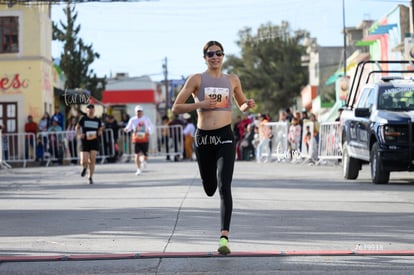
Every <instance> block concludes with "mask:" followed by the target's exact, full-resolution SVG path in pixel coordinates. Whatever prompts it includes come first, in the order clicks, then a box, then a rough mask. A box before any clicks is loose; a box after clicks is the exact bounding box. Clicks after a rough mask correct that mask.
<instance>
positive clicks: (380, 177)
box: [370, 142, 390, 184]
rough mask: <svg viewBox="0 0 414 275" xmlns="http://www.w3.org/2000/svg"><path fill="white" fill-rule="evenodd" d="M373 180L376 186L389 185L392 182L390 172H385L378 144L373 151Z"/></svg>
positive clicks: (376, 143) (373, 147) (371, 162)
mask: <svg viewBox="0 0 414 275" xmlns="http://www.w3.org/2000/svg"><path fill="white" fill-rule="evenodd" d="M370 166H371V179H372V182H373V183H375V184H387V183H388V182H389V180H390V171H386V170H384V168H383V166H382V161H381V158H380V155H379V152H378V142H375V143H374V144H373V145H372V149H371V159H370Z"/></svg>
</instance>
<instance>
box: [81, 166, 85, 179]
mask: <svg viewBox="0 0 414 275" xmlns="http://www.w3.org/2000/svg"><path fill="white" fill-rule="evenodd" d="M85 175H86V167H85V168H83V169H82V172H81V177H84V176H85Z"/></svg>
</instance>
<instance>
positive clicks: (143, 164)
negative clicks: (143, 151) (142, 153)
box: [141, 160, 147, 169]
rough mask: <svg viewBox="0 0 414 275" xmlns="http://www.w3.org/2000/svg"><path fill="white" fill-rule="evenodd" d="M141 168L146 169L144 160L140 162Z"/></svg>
mask: <svg viewBox="0 0 414 275" xmlns="http://www.w3.org/2000/svg"><path fill="white" fill-rule="evenodd" d="M141 168H142V169H146V168H147V161H146V160H143V161H142V162H141Z"/></svg>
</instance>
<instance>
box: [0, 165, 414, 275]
mask: <svg viewBox="0 0 414 275" xmlns="http://www.w3.org/2000/svg"><path fill="white" fill-rule="evenodd" d="M134 172H135V169H134V164H133V163H122V164H121V163H117V164H104V165H97V168H96V173H95V176H94V182H95V184H93V185H89V184H87V179H86V177H85V178H82V177H80V175H79V174H80V167H79V166H57V167H46V168H45V167H41V168H25V169H9V170H4V169H3V170H0V208H1V211H0V213H1V220H2V222H1V229H0V234H1V235H0V274H58V273H59V274H181V273H186V274H192V273H196V274H253V273H254V274H273V273H274V272H275V271H277V270H279V271H286V272H288V271H289V272H290V273H289V274H301V273H302V272H305V271H307V274H309V271H313V270H315V274H316V273H318V274H321V271H324V270H326V271H328V270H330V268H335V269H333V270H336V271H338V272H339V273H337V274H353V272H354V271H355V273H354V274H358V273H360V272H361V270H364V273H365V274H378V273H379V274H381V272H383V271H382V270H385V271H387V272H386V273H383V274H392V272H394V271H398V274H404V272H405V271H409V270H413V269H414V264H413V263H412V256H414V250H413V248H414V246H413V243H414V236H413V235H412V234H408V235H406V236H405V235H403V234H400V236H399V238H398V239H397V238H395V236H394V237H392V241H389V240H388V239H387V236H384V234H386V233H384V232H378V231H375V230H372V229H369V228H367V227H366V226H365V224H361V225H360V227H358V223H361V222H362V221H364V220H365V222H366V219H365V218H364V217H361V216H358V215H360V211H361V209H362V208H361V205H362V206H363V207H364V210H365V211H375V209H376V207H377V208H378V206H375V205H367V204H366V203H365V202H366V201H369V200H372V201H376V200H378V199H379V198H378V196H380V195H381V194H382V193H384V192H382V193H381V191H382V190H381V189H379V190H378V191H379V193H375V194H374V193H372V190H371V189H372V185H370V184H364V185H358V184H352V183H350V182H346V181H344V180H343V179H342V177H341V167H339V166H325V167H321V166H309V165H297V164H287V163H264V164H257V163H255V162H236V166H235V173H234V180H233V199H234V211H233V219H232V225H231V234H230V244H231V249H232V251H233V252H232V254H231V255H230V256H220V255H217V253H216V249H217V245H218V237H219V223H220V221H219V197H218V192H217V193H216V194H215V196H214V197H212V198H209V197H207V196H206V195H205V194H204V191H203V188H202V186H201V182H200V179H199V174H198V167H197V165H196V162H166V161H165V160H164V159H162V158H153V159H151V160H150V162H149V165H148V169H147V170H146V171H145V172H144V173H142V174H141V175H139V176H135V173H134ZM361 172H362V171H361ZM365 178H366V181H367V182H368V181H369V177H368V175H366V176H365ZM361 180H362V181H363V180H364V175H362V176H361ZM375 188H377V189H378V188H384V187H375ZM400 188H402V187H400V186H397V187H396V189H400ZM404 188H406V189H409V191H410V192H411V194H412V189H413V188H412V186H408V187H407V186H405V187H404ZM387 189H388V191H389V188H387ZM407 191H408V190H407ZM372 196H374V197H372ZM410 196H411V195H410V193H407V199H409V197H410ZM386 199H390V200H391V199H392V198H388V197H385V198H381V199H380V200H386ZM338 202H340V203H338ZM398 207H399V208H398V213H407V214H406V215H412V206H411V205H410V204H407V205H406V204H403V203H402V204H401V205H398ZM344 209H346V210H347V211H348V213H349V214H347V213H345V214H343V213H344V212H343V211H344ZM381 215H384V214H380V215H378V217H373V218H372V219H371V221H370V224H371V225H372V226H373V227H375V226H377V225H379V224H381V225H382V226H384V227H387V226H388V227H390V226H391V224H392V222H393V220H390V221H386V220H385V221H383V220H384V217H383V216H381ZM355 219H357V220H355ZM387 219H390V217H388V216H387ZM411 220H412V219H411ZM365 222H364V223H365ZM413 225H414V222H413V221H407V224H406V225H404V226H405V227H407V228H412V226H413ZM405 227H404V228H405ZM388 237H389V236H388ZM389 238H391V237H389ZM379 240H381V241H379ZM390 240H391V239H390ZM361 241H362V242H363V243H362V244H361V243H360V242H361ZM364 242H365V243H364ZM358 245H360V246H358ZM361 245H362V246H361ZM373 246H377V247H373ZM378 257H382V258H383V259H384V258H387V263H382V264H377V265H376V266H375V267H373V266H372V262H378V261H380V260H379V258H378ZM380 262H381V261H380ZM401 262H403V263H404V264H403V265H401ZM384 265H385V267H384ZM397 267H398V269H396V268H397ZM365 268H366V269H365ZM381 268H382V269H381ZM384 268H385V269H384ZM295 272H296V273H295ZM341 272H343V273H341ZM367 272H368V273H367ZM370 272H372V273H370ZM390 272H391V273H390ZM322 273H323V272H322ZM395 274H397V273H395ZM406 274H408V273H406Z"/></svg>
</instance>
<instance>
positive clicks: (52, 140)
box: [0, 125, 184, 167]
mask: <svg viewBox="0 0 414 275" xmlns="http://www.w3.org/2000/svg"><path fill="white" fill-rule="evenodd" d="M131 134H132V133H126V132H124V130H123V129H119V131H118V132H117V135H116V134H114V132H113V130H112V129H109V128H108V129H104V131H103V133H102V135H101V136H100V137H99V139H100V142H99V152H98V155H97V161H100V162H101V163H104V162H115V161H117V160H120V159H121V156H122V158H124V159H130V158H132V157H133V156H134V154H135V152H134V151H135V150H134V145H133V143H132V139H131ZM0 136H1V138H2V142H1V145H0V152H1V154H0V155H1V156H0V164H2V166H6V165H7V163H22V164H23V167H26V164H27V163H28V162H34V161H37V162H40V163H43V164H45V165H46V166H48V165H50V164H51V163H57V164H63V163H73V164H75V163H78V162H79V158H80V154H79V152H80V145H81V142H80V137H79V135H78V134H77V132H76V131H50V132H39V133H37V135H35V134H33V133H7V134H2V135H0ZM183 140H184V138H183V127H182V126H181V125H174V126H157V127H156V129H155V131H154V133H153V134H152V135H151V137H150V142H149V143H150V147H149V151H148V154H149V155H152V156H170V155H171V156H182V155H183V151H184V145H183Z"/></svg>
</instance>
